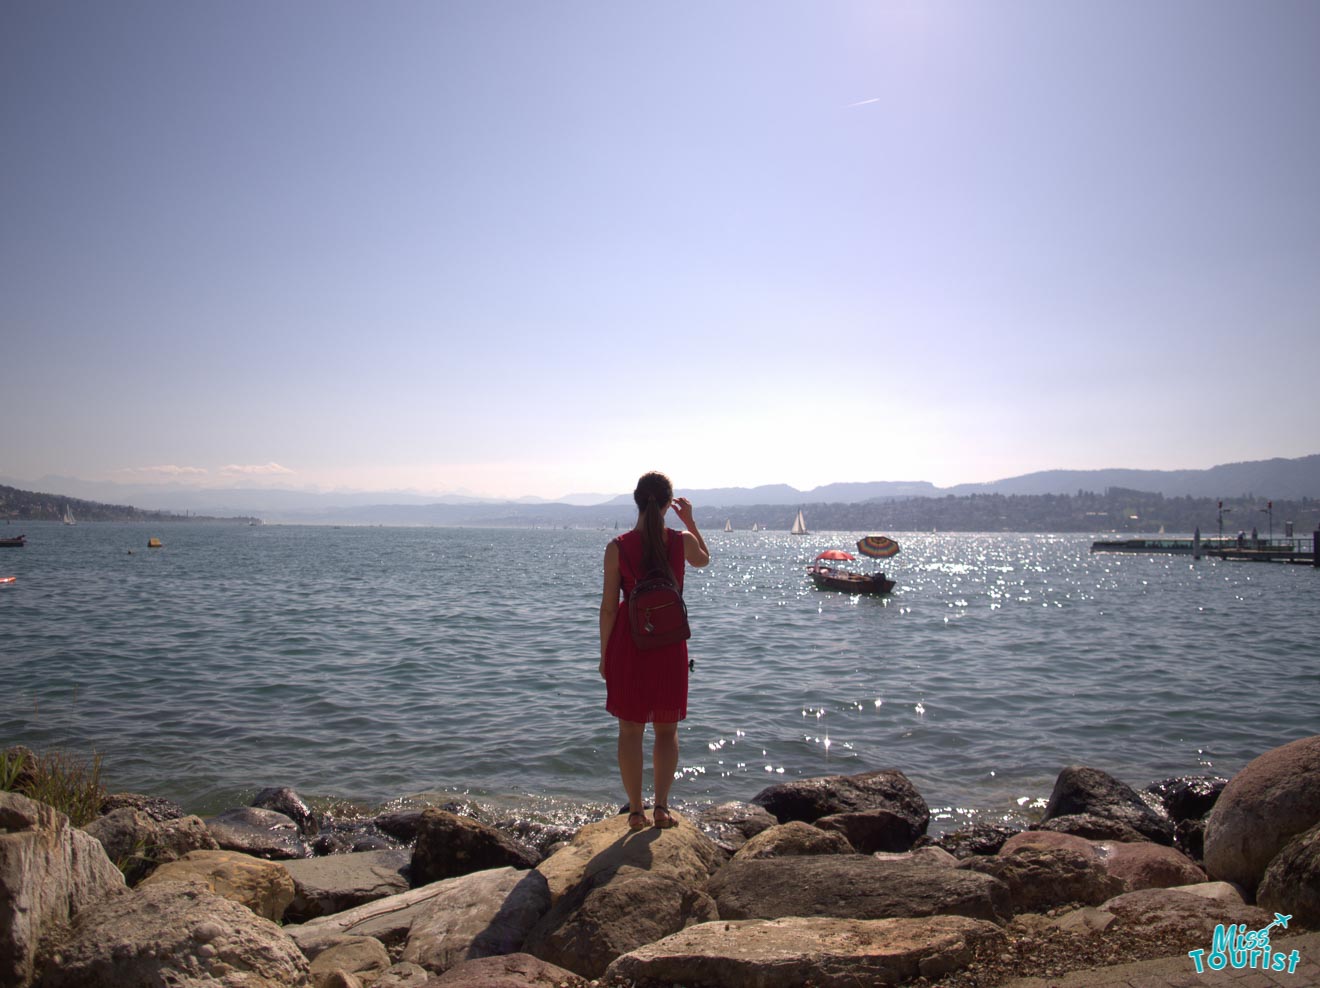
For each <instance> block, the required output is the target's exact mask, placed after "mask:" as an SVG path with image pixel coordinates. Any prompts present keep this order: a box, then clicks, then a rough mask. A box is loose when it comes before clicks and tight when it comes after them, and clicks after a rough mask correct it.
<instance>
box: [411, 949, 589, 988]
mask: <svg viewBox="0 0 1320 988" xmlns="http://www.w3.org/2000/svg"><path fill="white" fill-rule="evenodd" d="M586 984H587V982H586V981H585V980H584V979H582V978H579V977H578V976H577V975H576V974H574V973H573V972H572V971H566V970H564V969H563V968H562V967H556V966H555V965H554V964H548V963H546V962H545V961H543V960H541V959H540V958H537V957H533V956H532V955H531V954H522V953H518V954H507V955H505V956H503V957H482V958H478V959H477V960H471V961H464V962H463V963H462V964H456V965H454V966H453V967H451V968H450V969H449V970H448V971H446V972H445V973H444V974H442V975H440V977H438V978H435V979H433V980H431V981H430V982H428V984H427V986H426V988H586Z"/></svg>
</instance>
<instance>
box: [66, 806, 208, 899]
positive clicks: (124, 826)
mask: <svg viewBox="0 0 1320 988" xmlns="http://www.w3.org/2000/svg"><path fill="white" fill-rule="evenodd" d="M83 830H85V831H86V832H87V833H89V834H91V835H92V836H93V837H95V838H96V839H97V840H99V841H100V842H101V846H102V847H104V848H105V853H106V855H107V856H108V857H109V858H110V860H111V861H113V862H114V863H115V864H116V865H117V866H118V867H119V869H120V870H121V871H123V873H124V877H125V878H126V879H127V880H128V883H129V884H130V885H136V884H137V883H138V882H140V881H142V879H144V878H146V877H147V876H148V875H150V874H151V873H152V872H153V871H155V870H156V868H158V867H160V865H162V864H164V863H166V862H168V861H177V860H178V859H179V858H181V857H183V855H185V854H187V853H188V852H189V851H200V850H215V849H216V848H217V847H218V845H217V844H216V842H215V839H214V838H213V837H212V836H211V833H210V831H209V830H207V829H206V825H205V824H204V823H203V822H202V820H201V818H200V817H195V816H186V817H179V818H174V819H169V820H166V821H164V822H161V821H158V820H157V819H156V818H155V817H153V816H151V815H150V814H148V813H147V812H145V811H143V810H138V809H134V808H132V807H129V806H124V807H120V808H119V809H117V810H111V811H110V812H109V813H106V814H105V815H104V816H99V817H97V818H96V819H95V820H93V821H92V822H91V823H89V824H87V826H85V827H84V828H83Z"/></svg>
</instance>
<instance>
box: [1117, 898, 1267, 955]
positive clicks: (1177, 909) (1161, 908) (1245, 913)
mask: <svg viewBox="0 0 1320 988" xmlns="http://www.w3.org/2000/svg"><path fill="white" fill-rule="evenodd" d="M1100 910H1101V911H1102V912H1105V913H1109V914H1111V915H1112V916H1114V918H1115V922H1114V927H1115V928H1119V929H1123V928H1126V929H1132V930H1141V931H1144V932H1146V933H1148V934H1153V935H1155V936H1181V937H1187V938H1190V939H1195V940H1204V941H1205V942H1206V944H1207V945H1208V944H1209V942H1210V938H1211V937H1212V936H1213V935H1214V932H1215V927H1216V926H1221V925H1222V926H1225V927H1227V926H1231V925H1232V924H1234V923H1241V924H1245V926H1246V928H1247V929H1249V930H1259V929H1261V928H1262V927H1264V926H1265V924H1266V923H1268V922H1269V921H1270V920H1271V919H1273V918H1274V917H1273V916H1270V915H1269V914H1268V913H1266V912H1265V911H1264V910H1263V909H1257V908H1256V907H1255V906H1247V905H1242V904H1241V903H1237V902H1231V901H1226V900H1224V899H1218V898H1210V897H1208V896H1204V895H1194V894H1192V893H1190V892H1184V891H1182V890H1179V889H1141V890H1140V891H1137V892H1124V893H1123V894H1122V895H1119V896H1115V897H1114V898H1112V899H1110V900H1109V901H1108V902H1105V903H1102V904H1101V906H1100Z"/></svg>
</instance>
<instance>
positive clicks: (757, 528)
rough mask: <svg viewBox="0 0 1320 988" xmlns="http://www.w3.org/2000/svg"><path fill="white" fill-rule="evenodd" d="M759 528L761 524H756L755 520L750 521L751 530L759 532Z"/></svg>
mask: <svg viewBox="0 0 1320 988" xmlns="http://www.w3.org/2000/svg"><path fill="white" fill-rule="evenodd" d="M760 530H761V526H760V525H758V524H757V523H756V522H752V531H753V532H759V531H760Z"/></svg>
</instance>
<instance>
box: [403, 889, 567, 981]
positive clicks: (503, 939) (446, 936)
mask: <svg viewBox="0 0 1320 988" xmlns="http://www.w3.org/2000/svg"><path fill="white" fill-rule="evenodd" d="M435 886H436V887H438V889H437V894H436V895H435V896H433V897H431V899H430V900H429V901H428V902H427V904H426V906H425V908H424V909H423V910H420V911H419V915H417V917H416V918H415V919H414V920H413V921H412V923H411V924H410V926H409V929H408V935H407V942H406V944H405V946H404V948H403V954H402V958H401V959H402V960H405V961H409V962H411V963H413V964H418V965H420V966H421V967H424V968H426V969H427V970H428V971H432V972H435V973H439V972H442V971H446V970H448V969H449V968H450V967H453V966H454V965H455V964H458V963H460V962H462V961H466V960H473V959H475V958H478V957H492V956H497V955H500V954H511V953H515V952H517V951H518V950H521V949H522V946H523V942H524V941H525V940H526V939H527V936H528V934H529V933H530V932H531V930H532V928H533V927H535V926H536V924H537V923H538V922H539V921H540V920H541V917H542V916H544V915H545V914H546V912H547V911H548V910H549V909H550V889H549V888H548V886H547V885H546V882H545V879H544V878H543V877H542V876H541V874H540V873H539V872H536V871H518V870H516V869H514V868H507V867H506V868H496V869H492V870H490V871H480V872H473V873H472V874H470V875H462V876H460V877H458V878H451V879H448V880H446V881H443V882H437V883H435Z"/></svg>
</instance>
